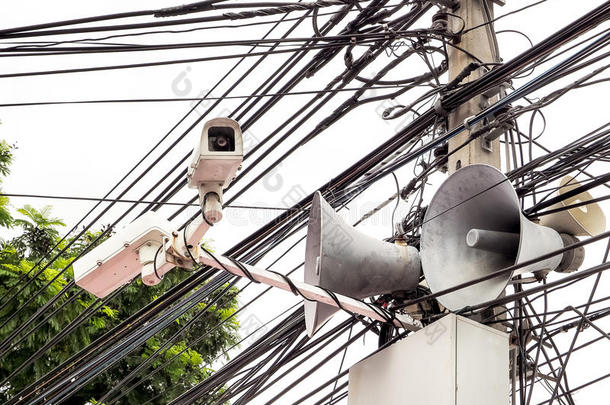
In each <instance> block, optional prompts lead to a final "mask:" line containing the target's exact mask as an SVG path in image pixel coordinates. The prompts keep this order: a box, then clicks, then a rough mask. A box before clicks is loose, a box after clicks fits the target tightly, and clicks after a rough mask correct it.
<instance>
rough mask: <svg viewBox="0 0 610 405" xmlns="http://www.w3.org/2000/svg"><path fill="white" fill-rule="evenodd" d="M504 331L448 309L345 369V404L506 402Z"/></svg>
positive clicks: (493, 404)
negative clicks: (416, 329)
mask: <svg viewBox="0 0 610 405" xmlns="http://www.w3.org/2000/svg"><path fill="white" fill-rule="evenodd" d="M508 394H509V342H508V335H507V334H506V333H503V332H501V331H498V330H496V329H493V328H490V327H488V326H485V325H482V324H480V323H477V322H474V321H471V320H470V319H466V318H463V317H460V316H456V315H454V314H450V315H447V316H445V317H444V318H442V319H440V320H438V321H436V322H435V323H433V324H431V325H428V326H427V327H425V328H424V329H422V330H420V331H418V332H416V333H414V334H412V335H411V336H409V337H407V338H406V339H403V340H402V341H400V342H398V343H395V344H393V345H391V346H389V347H387V348H386V349H384V350H382V351H381V352H379V353H377V354H375V355H373V356H371V357H369V358H367V359H365V360H362V361H361V362H359V363H357V364H356V365H354V366H353V367H352V368H351V369H350V371H349V393H348V404H349V405H371V404H384V405H399V404H400V405H407V404H408V405H496V404H497V405H507V404H508V403H509V395H508Z"/></svg>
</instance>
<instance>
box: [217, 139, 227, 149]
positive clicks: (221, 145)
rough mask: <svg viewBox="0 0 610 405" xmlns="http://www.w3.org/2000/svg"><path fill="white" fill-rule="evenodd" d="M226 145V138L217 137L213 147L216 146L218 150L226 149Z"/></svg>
mask: <svg viewBox="0 0 610 405" xmlns="http://www.w3.org/2000/svg"><path fill="white" fill-rule="evenodd" d="M228 144H229V140H228V139H227V137H226V136H219V137H217V138H216V141H215V142H214V146H216V147H217V148H218V149H224V148H226V147H227V145H228Z"/></svg>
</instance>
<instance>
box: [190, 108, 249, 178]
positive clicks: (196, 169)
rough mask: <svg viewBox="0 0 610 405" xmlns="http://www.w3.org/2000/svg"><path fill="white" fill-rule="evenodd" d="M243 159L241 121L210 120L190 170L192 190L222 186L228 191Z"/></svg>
mask: <svg viewBox="0 0 610 405" xmlns="http://www.w3.org/2000/svg"><path fill="white" fill-rule="evenodd" d="M221 141H222V142H227V143H226V144H223V143H222V142H221ZM225 145H226V146H225ZM243 157H244V151H243V139H242V133H241V128H240V127H239V124H238V123H237V121H235V120H232V119H230V118H214V119H212V120H209V121H208V122H206V123H205V125H204V126H203V132H202V134H201V140H200V142H199V144H198V145H197V147H196V148H195V151H194V153H193V158H192V159H191V163H190V165H189V168H188V172H187V178H188V183H189V187H191V188H199V185H200V184H204V183H218V184H220V185H221V187H222V188H226V187H228V186H229V184H231V181H232V180H233V178H234V177H235V173H237V170H238V169H239V166H240V165H241V162H242V160H243Z"/></svg>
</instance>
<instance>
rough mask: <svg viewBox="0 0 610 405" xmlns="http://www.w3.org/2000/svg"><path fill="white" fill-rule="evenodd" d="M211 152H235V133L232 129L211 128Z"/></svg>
mask: <svg viewBox="0 0 610 405" xmlns="http://www.w3.org/2000/svg"><path fill="white" fill-rule="evenodd" d="M208 142H209V143H208V150H209V151H210V152H234V151H235V131H234V130H233V128H231V127H211V128H210V129H209V130H208Z"/></svg>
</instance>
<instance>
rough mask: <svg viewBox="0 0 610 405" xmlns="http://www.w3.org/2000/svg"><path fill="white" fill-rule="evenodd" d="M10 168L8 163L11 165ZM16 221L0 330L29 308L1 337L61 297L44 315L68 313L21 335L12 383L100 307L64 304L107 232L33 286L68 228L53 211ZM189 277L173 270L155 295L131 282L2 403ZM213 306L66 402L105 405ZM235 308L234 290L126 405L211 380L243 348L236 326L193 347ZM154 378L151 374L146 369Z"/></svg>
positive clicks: (0, 281) (75, 249)
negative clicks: (84, 255) (82, 263)
mask: <svg viewBox="0 0 610 405" xmlns="http://www.w3.org/2000/svg"><path fill="white" fill-rule="evenodd" d="M8 162H9V163H10V159H9V160H8ZM7 170H8V168H6V169H4V172H3V173H6V171H7ZM18 213H19V215H20V218H16V219H13V218H12V217H10V216H9V217H8V218H10V220H9V222H8V223H7V224H6V225H5V226H12V227H14V228H15V229H18V230H20V231H21V234H20V235H19V236H17V237H15V238H13V239H12V240H10V241H5V242H3V243H2V245H1V246H0V304H4V303H5V302H9V304H8V305H6V306H5V307H4V308H3V309H2V310H1V311H0V323H4V321H5V320H6V319H8V317H9V316H10V315H12V314H14V313H15V312H16V311H17V310H18V308H21V307H23V309H21V310H20V311H19V313H18V315H17V316H15V317H14V318H13V319H12V320H11V321H10V322H8V324H6V325H5V326H4V327H3V328H1V329H0V340H2V339H4V338H6V337H7V336H9V335H10V334H11V332H12V331H14V330H15V328H16V327H17V326H18V325H22V324H23V323H24V322H25V321H26V320H27V319H29V318H30V317H31V316H32V315H33V314H34V313H35V312H36V311H37V310H38V309H39V308H40V307H42V306H43V305H44V304H45V303H47V302H48V301H49V300H50V299H52V298H53V297H55V296H56V295H57V294H60V293H61V294H62V295H63V296H62V297H61V298H60V299H59V300H58V301H57V302H56V303H55V304H54V305H53V306H52V308H50V309H49V310H48V311H47V312H46V313H45V315H46V314H49V313H51V312H52V311H53V310H54V309H56V308H59V307H60V306H63V308H61V310H59V311H57V313H56V314H55V315H54V316H52V317H51V318H50V319H49V321H48V322H46V323H44V324H43V325H42V326H41V327H40V328H38V329H37V330H36V331H35V332H34V333H32V334H30V335H29V336H27V338H25V339H23V340H22V341H20V340H21V339H19V337H21V336H23V335H24V334H23V333H22V334H20V335H19V337H17V338H16V339H15V340H14V342H17V341H20V342H19V343H18V344H17V345H15V346H14V347H13V348H12V349H11V351H10V352H9V353H8V354H7V355H5V356H4V357H3V358H1V359H0V381H2V380H4V379H5V378H7V376H9V375H10V374H11V372H12V371H13V370H15V369H16V368H18V367H20V366H21V365H22V364H23V363H24V362H25V361H26V360H27V359H28V358H30V356H32V355H33V354H34V353H35V352H36V351H37V350H38V349H39V348H40V347H42V346H44V345H45V344H46V343H47V342H48V341H49V340H50V339H52V338H53V337H54V336H55V335H56V334H57V333H58V332H60V331H62V330H63V329H64V328H66V326H67V325H68V324H69V323H70V322H71V321H72V320H73V319H75V318H76V317H77V316H78V315H79V314H80V313H82V312H83V311H84V310H85V309H86V308H88V307H89V306H91V305H92V304H94V302H96V297H94V296H93V295H91V294H89V293H86V292H85V293H83V294H82V295H80V296H79V297H78V299H75V300H73V301H71V302H68V303H66V302H67V301H68V300H69V298H70V297H72V296H73V294H78V293H80V292H81V289H80V288H79V287H74V288H70V289H68V291H64V292H62V289H63V288H64V287H65V286H66V285H67V284H68V283H69V282H70V281H71V280H72V279H73V274H72V268H71V266H70V263H71V261H72V260H73V258H74V257H76V256H77V255H78V254H79V253H81V252H82V251H83V250H84V249H87V248H88V247H89V243H90V242H91V241H93V240H94V239H95V238H96V237H97V236H98V235H100V233H102V231H98V232H87V233H86V235H84V236H83V237H81V238H80V239H79V240H78V241H75V243H74V244H73V245H72V246H71V247H70V248H69V249H68V250H67V251H66V252H65V253H64V254H63V255H62V256H61V257H60V258H59V259H58V260H55V261H54V262H53V263H51V265H50V266H49V267H48V268H47V269H45V270H44V272H42V273H41V274H40V275H39V276H38V277H36V279H32V277H33V276H34V275H35V274H36V273H38V270H39V269H40V266H39V267H36V268H35V269H34V270H33V271H32V269H33V267H34V266H35V265H36V264H37V263H38V262H39V261H41V263H42V264H44V263H46V260H48V259H49V258H50V257H52V256H46V253H47V252H48V251H49V249H51V248H52V247H53V246H55V244H57V243H58V242H59V241H60V228H61V227H62V226H63V225H64V224H63V223H62V221H61V220H60V219H58V218H54V217H53V216H52V213H51V208H50V207H48V206H47V207H43V208H41V209H40V210H38V209H35V208H34V207H31V206H29V205H26V206H24V207H23V208H21V209H19V210H18ZM70 241H71V239H67V240H65V241H63V242H61V243H60V245H59V248H60V249H61V248H63V247H65V246H66V245H67V243H68V242H70ZM57 251H58V250H56V252H57ZM66 266H70V267H68V270H67V271H66V272H64V273H61V275H60V272H61V271H62V270H63V269H64V268H65V267H66ZM58 275H59V276H58ZM188 275H189V273H187V272H186V271H183V270H180V269H174V270H172V271H170V272H169V273H168V274H167V275H166V277H165V279H164V280H163V282H161V283H160V284H159V285H157V286H155V287H147V286H144V285H143V284H142V282H141V280H140V279H138V280H137V281H134V282H132V283H131V284H130V285H128V286H127V287H126V288H125V289H124V290H123V291H122V292H121V293H120V294H119V295H117V296H116V297H115V298H113V300H111V301H110V302H109V303H108V305H105V306H103V307H101V308H100V309H99V310H98V311H96V312H95V313H94V314H93V316H91V317H90V318H89V319H87V321H85V322H84V323H83V324H82V325H81V326H80V327H78V328H77V329H76V330H75V331H73V332H72V333H70V334H68V335H67V336H66V337H64V338H63V339H62V340H61V341H60V342H59V343H58V344H56V345H54V346H53V347H52V348H50V349H49V350H48V351H47V352H46V353H45V354H44V356H41V357H40V358H39V359H38V360H36V361H35V362H34V363H33V364H32V365H30V366H28V367H27V368H25V369H24V370H22V371H21V372H20V373H18V374H17V375H15V376H14V377H12V378H11V379H10V382H9V383H7V384H5V385H4V386H2V387H0V403H3V402H5V401H6V400H7V399H8V398H10V397H12V396H13V395H14V394H16V393H18V392H19V391H20V390H22V389H23V388H25V387H26V386H28V385H29V384H30V383H32V382H33V381H35V380H37V379H38V378H40V377H42V376H43V375H45V374H46V373H47V372H49V371H50V370H52V369H53V368H54V367H56V366H57V365H59V364H60V363H62V362H63V361H64V360H66V359H68V358H69V357H70V356H71V355H73V354H74V353H76V352H77V351H79V350H80V349H82V348H84V347H85V346H87V345H88V344H89V343H91V342H92V341H94V340H95V339H96V338H98V337H100V336H101V335H102V334H103V333H104V332H107V331H108V330H110V329H111V328H113V327H114V326H116V325H117V324H119V323H120V322H121V321H122V320H125V319H126V318H128V317H129V316H130V315H132V314H134V313H135V312H137V310H138V309H140V308H142V307H143V306H144V305H146V304H148V303H149V302H151V301H154V300H155V299H156V298H157V297H158V296H160V295H161V294H163V293H164V292H165V291H166V290H168V289H169V288H171V287H172V286H173V285H175V284H177V283H179V282H180V281H182V280H184V279H185V278H186V277H188ZM27 281H30V283H29V284H28V286H27V287H26V288H25V289H24V290H23V291H22V292H21V293H20V294H19V295H18V296H17V297H15V298H12V299H11V298H10V297H11V296H12V295H13V294H14V292H15V291H17V289H18V288H21V287H22V286H24V285H26V282H27ZM47 283H50V285H49V286H48V287H47V288H46V289H44V290H43V292H42V294H40V295H38V296H37V297H36V298H35V299H33V300H32V301H31V302H28V299H29V298H30V297H32V296H34V294H35V292H37V291H38V290H39V289H41V288H42V287H43V286H45V285H47ZM211 299H213V297H210V298H208V299H206V300H205V301H202V302H200V303H199V305H198V306H197V307H196V308H194V309H193V311H192V312H189V313H187V314H185V315H184V316H183V317H181V318H179V319H177V320H176V321H175V322H173V323H172V325H171V326H170V327H168V328H166V329H165V330H163V331H162V332H160V333H159V334H157V335H155V336H154V337H153V338H151V339H149V340H148V341H147V342H146V343H145V344H144V345H142V346H141V347H139V348H137V349H136V350H134V351H133V352H131V353H130V354H129V355H128V356H126V357H125V358H123V359H122V360H120V361H119V362H118V363H117V364H116V365H115V366H113V367H112V368H111V369H109V370H108V371H106V372H105V373H103V374H102V375H100V376H99V377H97V378H96V379H95V380H94V381H92V382H91V383H90V384H88V385H87V386H86V387H85V388H83V389H81V390H80V391H79V392H78V393H77V394H75V395H74V396H73V397H71V398H70V400H69V401H68V402H64V403H69V404H85V403H87V402H95V399H99V398H101V396H102V395H103V394H104V393H105V392H107V391H108V390H109V389H110V388H111V387H115V386H116V384H117V383H118V382H119V381H120V380H121V379H122V378H123V377H125V376H126V375H127V374H129V372H130V371H131V370H133V369H134V368H135V367H137V366H138V365H139V364H140V363H141V362H142V361H143V360H144V359H146V358H148V357H149V356H151V355H152V354H153V353H154V352H155V350H157V349H158V348H159V347H160V346H161V345H162V344H163V343H164V342H165V341H166V340H167V339H168V338H169V337H170V336H173V335H174V334H175V333H176V332H177V331H178V330H179V329H180V328H181V326H182V325H184V324H185V323H186V322H188V321H189V320H190V319H192V318H193V317H194V315H195V314H197V313H198V312H199V311H200V310H201V309H202V308H203V307H205V305H206V304H207V303H208V302H209V300H211ZM236 308H237V299H236V290H235V289H233V290H230V292H229V293H228V294H226V295H225V296H223V297H222V299H220V300H219V301H218V302H217V303H216V304H215V305H214V306H213V307H212V310H209V311H207V312H205V313H204V314H203V315H202V316H200V317H199V318H198V319H197V321H196V322H194V323H193V324H192V326H191V327H190V328H189V329H188V330H187V331H186V332H185V333H184V334H183V335H181V336H180V337H179V338H178V339H177V340H175V341H174V343H173V345H172V346H170V347H169V349H168V350H167V351H166V352H165V353H163V354H162V355H160V356H157V357H156V358H154V359H153V360H152V361H151V364H150V366H151V367H153V368H156V367H159V366H161V365H162V364H163V363H165V362H166V361H168V360H169V359H171V358H172V357H174V355H176V354H177V353H179V352H181V351H183V350H184V349H186V350H184V352H182V353H181V354H180V355H179V356H176V358H175V359H174V360H172V361H171V363H169V364H168V365H166V366H164V367H163V368H162V371H160V372H158V373H156V374H155V375H154V376H152V377H150V378H146V377H145V378H144V379H143V380H142V383H141V384H140V385H138V387H137V388H136V389H134V390H133V391H131V392H130V393H129V394H128V395H126V396H124V397H123V398H122V399H121V401H120V403H124V404H141V403H144V402H146V401H147V400H149V399H150V398H153V397H155V396H156V397H157V398H156V399H155V400H154V401H153V402H152V403H154V404H165V403H167V402H169V400H170V399H171V398H174V397H175V396H176V395H178V394H179V393H181V392H183V391H185V390H186V389H188V388H189V387H191V386H193V385H194V384H197V383H198V382H200V381H202V380H203V379H205V378H206V377H207V376H208V375H209V374H210V372H211V369H210V364H211V363H212V362H213V360H214V359H215V358H216V357H217V356H219V355H220V354H221V353H223V351H224V350H225V349H227V348H228V347H229V346H231V345H233V344H234V343H235V342H236V341H237V340H238V336H237V329H238V324H237V321H236V320H234V319H233V318H232V319H231V320H229V321H227V322H226V323H224V324H223V326H222V327H220V328H216V329H215V330H214V331H213V332H212V333H210V334H209V335H207V336H206V337H205V338H204V339H202V340H201V341H199V342H197V343H194V342H195V341H196V339H197V337H199V336H200V335H201V334H202V333H203V332H204V331H209V330H211V329H212V327H213V326H215V325H217V324H218V323H220V322H221V321H222V320H224V319H226V318H228V317H229V316H230V315H231V314H233V313H234V312H235V311H236ZM41 319H42V317H41V318H38V321H40V320H41ZM34 325H37V322H35V323H34V324H33V325H31V326H30V327H28V328H26V331H28V330H30V329H32V327H33V326H34ZM193 343H194V344H193ZM187 346H188V348H187ZM149 372H150V369H148V373H149ZM148 373H146V374H148ZM140 378H141V377H138V378H136V379H135V380H133V381H132V382H131V383H130V385H131V384H132V383H133V382H138V381H140Z"/></svg>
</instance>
